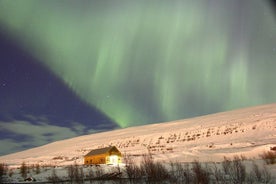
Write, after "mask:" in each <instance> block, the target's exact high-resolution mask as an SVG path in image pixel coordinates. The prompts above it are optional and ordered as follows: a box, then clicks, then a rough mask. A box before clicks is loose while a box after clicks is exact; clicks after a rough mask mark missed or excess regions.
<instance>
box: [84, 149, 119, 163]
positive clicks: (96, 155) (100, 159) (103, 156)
mask: <svg viewBox="0 0 276 184" xmlns="http://www.w3.org/2000/svg"><path fill="white" fill-rule="evenodd" d="M121 157H122V154H121V152H120V151H119V150H118V149H117V148H116V147H115V146H110V147H106V148H100V149H95V150H92V151H90V152H89V153H87V154H86V155H84V164H85V165H91V164H118V163H121V162H122V161H121Z"/></svg>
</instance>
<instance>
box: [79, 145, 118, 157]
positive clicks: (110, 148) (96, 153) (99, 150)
mask: <svg viewBox="0 0 276 184" xmlns="http://www.w3.org/2000/svg"><path fill="white" fill-rule="evenodd" d="M112 149H115V150H116V151H118V152H119V150H118V149H117V148H116V147H115V146H109V147H105V148H99V149H94V150H91V151H90V152H89V153H87V154H86V155H84V156H92V155H100V154H104V153H107V152H109V151H111V150H112Z"/></svg>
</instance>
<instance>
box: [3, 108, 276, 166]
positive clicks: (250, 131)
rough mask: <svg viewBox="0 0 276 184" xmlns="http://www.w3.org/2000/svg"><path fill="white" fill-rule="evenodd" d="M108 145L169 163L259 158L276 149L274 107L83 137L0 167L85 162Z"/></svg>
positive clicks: (29, 152) (6, 159)
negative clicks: (236, 157) (24, 163)
mask: <svg viewBox="0 0 276 184" xmlns="http://www.w3.org/2000/svg"><path fill="white" fill-rule="evenodd" d="M122 113H123V112H122ZM108 145H115V146H117V148H118V149H119V150H120V151H121V152H122V153H123V154H128V155H134V156H137V159H139V156H140V155H141V154H144V153H149V152H150V153H151V154H152V155H153V158H154V159H155V160H161V161H165V162H169V161H179V162H189V161H193V160H195V159H197V160H199V161H206V162H209V161H221V160H222V159H223V157H224V156H227V157H233V156H234V155H239V156H240V155H243V156H245V157H247V158H255V159H258V158H259V155H260V154H261V153H263V152H264V151H268V150H270V148H271V147H275V146H276V104H269V105H263V106H257V107H251V108H245V109H239V110H234V111H229V112H222V113H217V114H212V115H206V116H201V117H196V118H191V119H184V120H178V121H173V122H168V123H159V124H151V125H144V126H138V127H130V128H125V129H119V130H114V131H109V132H103V133H96V134H91V135H85V136H80V137H76V138H72V139H67V140H62V141H58V142H53V143H51V144H47V145H44V146H41V147H37V148H33V149H29V150H26V151H22V152H18V153H14V154H10V155H6V156H2V157H0V163H2V162H4V163H7V164H8V165H20V164H21V163H22V162H23V161H25V162H26V163H28V164H37V163H39V164H53V165H66V164H72V163H74V162H75V161H76V162H77V163H79V164H81V163H83V156H84V155H85V154H86V153H88V152H89V151H90V150H91V149H95V148H100V147H104V146H108Z"/></svg>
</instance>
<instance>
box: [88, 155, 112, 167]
mask: <svg viewBox="0 0 276 184" xmlns="http://www.w3.org/2000/svg"><path fill="white" fill-rule="evenodd" d="M106 156H107V155H106V154H101V155H93V156H87V157H85V158H84V164H88V165H90V164H105V163H106Z"/></svg>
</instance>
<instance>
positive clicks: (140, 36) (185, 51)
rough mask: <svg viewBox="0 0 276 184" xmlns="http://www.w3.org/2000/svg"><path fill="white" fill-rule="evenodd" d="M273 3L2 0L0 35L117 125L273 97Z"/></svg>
mask: <svg viewBox="0 0 276 184" xmlns="http://www.w3.org/2000/svg"><path fill="white" fill-rule="evenodd" d="M274 14H275V12H274V11H273V9H272V5H271V4H270V3H269V1H260V0H244V1H240V0H231V1H229V0H197V1H194V0H176V1H165V0H159V1H156V0H152V1H148V0H147V1H144V0H141V1H140V0H139V1H130V0H115V1H88V0H83V1H73V0H69V1H63V0H47V1H43V0H25V1H9V0H1V1H0V28H1V30H2V31H3V32H4V33H5V35H7V36H9V37H11V38H13V39H14V40H15V41H16V42H17V43H18V44H19V45H20V46H21V47H22V48H23V49H24V50H25V51H26V52H27V53H29V54H30V55H32V56H33V57H34V58H36V59H37V62H40V63H41V64H43V65H44V66H45V67H46V68H47V69H49V70H50V71H51V72H53V73H54V74H55V75H56V76H57V77H58V78H59V79H60V80H62V81H63V82H64V83H65V84H66V86H67V87H68V88H69V89H70V90H72V91H73V92H74V93H75V94H77V96H78V97H79V98H80V99H82V100H84V101H85V102H86V103H88V104H89V105H90V106H91V107H93V108H96V109H98V110H99V111H100V112H101V113H103V114H105V115H106V116H107V117H109V118H110V119H111V120H112V121H114V122H116V124H117V125H118V126H119V127H128V126H134V125H141V124H147V123H155V122H164V121H172V120H177V119H183V118H188V117H193V116H198V115H204V114H208V113H215V112H220V111H226V110H230V109H235V108H241V107H245V106H252V105H258V104H265V103H273V102H275V100H276V93H275V90H276V83H275V78H276V72H275V69H276V20H275V18H276V17H275V15H274Z"/></svg>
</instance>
